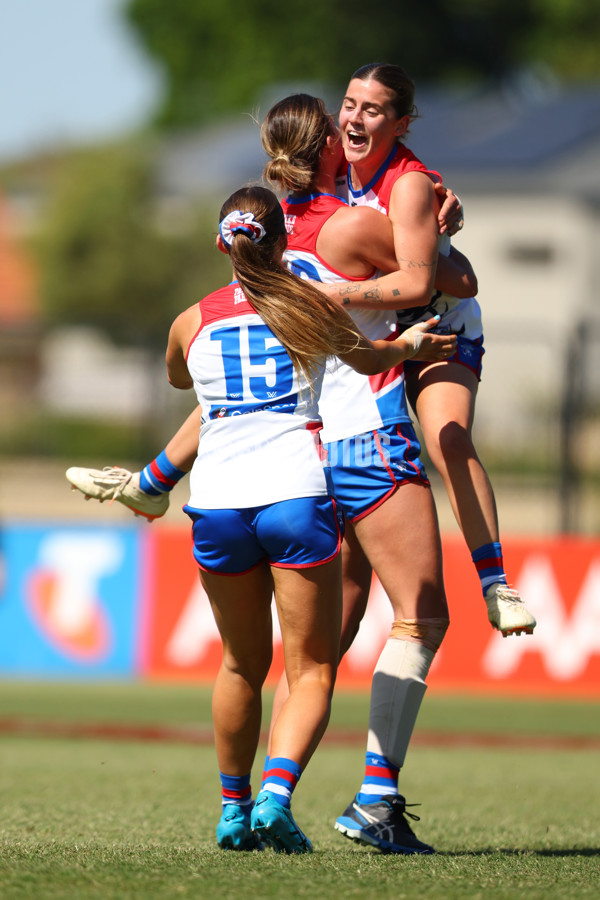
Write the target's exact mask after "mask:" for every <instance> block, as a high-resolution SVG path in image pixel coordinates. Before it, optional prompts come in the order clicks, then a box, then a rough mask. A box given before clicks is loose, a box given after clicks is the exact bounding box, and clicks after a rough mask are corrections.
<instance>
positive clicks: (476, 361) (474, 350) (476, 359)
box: [404, 332, 485, 381]
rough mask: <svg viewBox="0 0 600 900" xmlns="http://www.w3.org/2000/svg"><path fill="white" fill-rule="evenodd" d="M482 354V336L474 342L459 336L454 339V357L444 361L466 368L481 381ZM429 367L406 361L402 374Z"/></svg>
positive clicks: (424, 364)
mask: <svg viewBox="0 0 600 900" xmlns="http://www.w3.org/2000/svg"><path fill="white" fill-rule="evenodd" d="M435 333H437V332H435ZM484 353H485V348H484V346H483V335H482V336H481V337H480V338H477V340H475V341H470V340H469V339H468V338H464V337H461V336H460V334H459V335H457V338H456V353H455V354H454V356H449V357H448V359H446V360H444V361H445V362H454V363H459V364H460V365H461V366H466V368H467V369H470V370H471V371H472V372H474V373H475V375H477V380H478V381H481V366H482V360H483V354H484ZM430 365H431V363H429V362H422V361H421V360H418V359H407V360H405V362H404V372H405V374H406V375H412V374H413V372H415V371H417V372H418V371H419V370H420V369H424V368H425V367H426V366H430Z"/></svg>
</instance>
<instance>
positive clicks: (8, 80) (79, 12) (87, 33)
mask: <svg viewBox="0 0 600 900" xmlns="http://www.w3.org/2000/svg"><path fill="white" fill-rule="evenodd" d="M167 2H168V0H167ZM124 4H125V0H0V162H3V161H13V160H16V159H20V158H22V157H27V156H31V155H33V154H35V153H38V152H40V151H43V150H48V149H52V148H54V147H57V146H63V145H65V144H68V145H72V144H79V143H86V142H87V141H94V140H97V139H98V140H103V139H109V138H111V137H115V136H119V135H121V134H125V133H127V132H129V131H130V130H133V129H135V127H136V126H138V125H139V124H141V123H142V122H144V121H145V120H146V119H147V118H148V115H149V114H150V112H151V111H152V109H153V108H154V105H155V103H156V100H157V98H158V97H159V96H160V89H161V82H160V77H159V75H158V73H157V71H156V70H154V69H153V68H152V66H151V64H150V62H149V61H148V60H147V59H146V58H145V56H144V55H143V53H142V51H141V49H140V48H139V47H138V45H137V44H136V41H135V37H134V35H133V33H132V32H131V31H129V29H128V27H127V24H126V22H125V21H124V17H123V15H122V13H121V12H120V10H121V9H122V7H123V6H124Z"/></svg>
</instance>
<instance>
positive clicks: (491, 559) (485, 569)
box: [471, 541, 506, 597]
mask: <svg viewBox="0 0 600 900" xmlns="http://www.w3.org/2000/svg"><path fill="white" fill-rule="evenodd" d="M471 559H472V560H473V562H474V563H475V568H476V569H477V574H478V575H479V580H480V582H481V590H482V592H483V596H484V597H485V592H486V591H487V589H488V588H489V587H490V585H492V584H506V575H505V574H504V563H503V561H502V544H501V543H500V542H499V541H494V542H493V543H491V544H483V546H481V547H478V548H477V550H474V551H473V553H471Z"/></svg>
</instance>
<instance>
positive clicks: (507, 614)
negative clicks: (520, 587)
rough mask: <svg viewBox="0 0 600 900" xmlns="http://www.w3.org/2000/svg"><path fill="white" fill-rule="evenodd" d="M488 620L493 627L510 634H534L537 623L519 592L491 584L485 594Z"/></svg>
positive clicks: (505, 635) (504, 586)
mask: <svg viewBox="0 0 600 900" xmlns="http://www.w3.org/2000/svg"><path fill="white" fill-rule="evenodd" d="M485 603H486V606H487V611H488V619H489V620H490V622H491V624H492V627H493V628H497V629H498V631H501V632H502V637H508V635H509V634H533V629H534V628H535V626H536V624H537V623H536V621H535V619H534V617H533V616H532V615H531V613H530V612H529V610H528V609H527V608H526V606H525V604H524V603H523V601H522V600H521V596H520V594H519V592H518V591H514V590H512V588H509V587H508V586H507V585H506V584H491V585H490V586H489V588H488V589H487V591H486V593H485Z"/></svg>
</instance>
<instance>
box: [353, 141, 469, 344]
mask: <svg viewBox="0 0 600 900" xmlns="http://www.w3.org/2000/svg"><path fill="white" fill-rule="evenodd" d="M406 172H423V173H424V174H426V175H429V176H430V177H431V178H433V180H434V181H440V182H441V180H442V177H441V175H440V174H439V172H435V171H434V170H433V169H427V168H426V167H425V165H424V164H423V163H422V162H421V161H420V160H419V159H418V158H417V157H416V156H415V155H414V153H413V152H412V151H411V150H409V149H408V147H405V146H404V145H403V144H399V145H398V146H397V147H394V149H393V150H392V152H391V153H390V155H389V156H388V158H387V159H386V161H385V162H384V163H383V165H382V166H381V168H380V169H379V170H378V171H377V172H376V173H375V175H374V176H373V178H372V179H371V181H370V182H369V183H368V184H367V185H365V187H363V188H360V189H358V190H355V189H354V188H353V186H352V178H351V176H350V166H345V168H344V172H343V174H342V175H340V177H339V178H338V179H337V181H336V190H337V192H338V194H339V196H340V197H341V198H342V199H343V200H345V201H346V202H348V203H349V204H350V205H351V206H370V207H372V208H373V209H377V210H379V212H382V213H384V214H385V215H386V216H387V215H389V210H390V195H391V192H392V188H393V186H394V184H395V182H396V181H397V180H398V178H401V177H402V175H404V174H405V173H406ZM450 247H451V241H450V237H449V236H448V235H446V234H444V235H440V237H439V238H438V249H439V252H440V253H443V254H444V255H445V256H448V254H449V253H450ZM435 315H438V316H439V317H440V321H439V323H438V324H437V325H436V326H435V327H434V328H432V329H431V331H432V332H434V333H436V334H458V335H460V336H461V337H465V338H468V339H469V340H471V341H474V340H477V339H478V338H480V337H481V333H482V330H483V328H482V324H481V307H480V306H479V303H478V301H477V300H476V299H475V297H467V298H463V299H461V298H459V297H453V296H451V295H450V294H443V293H441V291H436V293H435V294H434V295H433V297H432V298H431V302H430V303H428V304H427V305H426V306H413V307H411V308H410V309H399V310H397V311H396V317H397V321H398V322H399V323H400V328H401V330H402V331H404V329H405V328H408V327H409V326H410V325H414V324H415V323H416V322H425V321H426V320H427V319H430V318H431V317H432V316H435Z"/></svg>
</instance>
